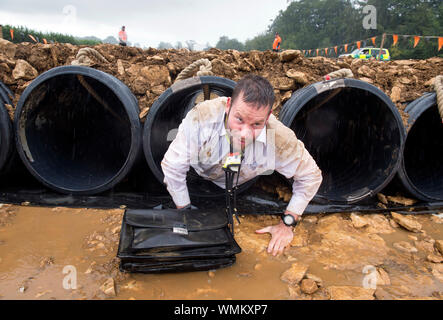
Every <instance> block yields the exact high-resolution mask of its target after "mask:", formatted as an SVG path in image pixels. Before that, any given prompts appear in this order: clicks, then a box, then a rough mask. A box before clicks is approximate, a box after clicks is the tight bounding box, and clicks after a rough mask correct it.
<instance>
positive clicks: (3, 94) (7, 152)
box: [0, 82, 14, 174]
mask: <svg viewBox="0 0 443 320" xmlns="http://www.w3.org/2000/svg"><path fill="white" fill-rule="evenodd" d="M11 97H12V92H11V91H10V90H9V89H8V88H7V87H6V86H5V85H4V84H3V83H2V82H0V174H1V173H4V172H5V171H7V169H8V167H9V163H10V161H11V160H10V159H11V157H12V155H13V150H14V147H13V146H14V139H13V134H12V123H11V119H10V117H9V114H8V110H7V109H6V104H9V105H12V102H11Z"/></svg>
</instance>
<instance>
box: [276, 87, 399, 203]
mask: <svg viewBox="0 0 443 320" xmlns="http://www.w3.org/2000/svg"><path fill="white" fill-rule="evenodd" d="M280 120H281V121H282V122H283V123H284V124H285V125H286V126H288V127H290V128H291V129H293V130H294V132H295V134H296V136H297V137H298V139H300V140H301V141H303V143H304V144H305V146H306V148H307V150H308V151H309V153H310V154H311V155H312V156H313V158H314V159H315V160H316V162H317V164H318V166H319V167H320V169H321V170H322V173H323V182H322V184H321V186H320V188H319V191H318V193H317V195H316V196H315V197H314V201H315V202H319V203H341V204H350V203H355V202H358V201H360V200H362V199H365V198H367V197H371V196H373V195H375V194H376V193H377V192H379V191H380V190H381V189H382V188H383V187H384V186H385V185H386V184H388V182H389V181H390V180H391V179H392V178H393V177H394V175H395V173H396V171H397V169H398V167H399V165H400V159H401V154H402V150H403V143H404V139H405V130H404V128H403V125H402V120H401V117H400V114H399V112H398V110H397V109H396V107H395V106H394V104H393V103H392V101H391V100H390V99H389V98H388V97H387V96H386V95H385V94H384V93H383V92H382V91H381V90H379V89H378V88H376V87H374V86H373V85H370V84H368V83H366V82H363V81H360V80H355V79H337V80H330V81H322V82H318V83H314V84H311V85H309V86H307V87H305V88H302V89H300V90H298V91H296V92H295V93H294V94H293V95H292V97H291V99H289V100H288V101H287V102H286V103H285V105H284V106H283V108H282V111H281V113H280Z"/></svg>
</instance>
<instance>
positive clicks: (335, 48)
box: [334, 46, 337, 54]
mask: <svg viewBox="0 0 443 320" xmlns="http://www.w3.org/2000/svg"><path fill="white" fill-rule="evenodd" d="M334 50H335V54H337V46H335V47H334Z"/></svg>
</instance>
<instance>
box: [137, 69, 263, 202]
mask: <svg viewBox="0 0 443 320" xmlns="http://www.w3.org/2000/svg"><path fill="white" fill-rule="evenodd" d="M234 87H235V82H234V81H232V80H229V79H225V78H220V77H215V76H201V77H193V78H190V79H186V80H181V81H178V82H176V83H174V84H173V85H172V86H171V87H170V88H168V89H167V90H166V91H165V92H163V93H162V94H161V95H160V97H159V98H158V99H157V100H156V101H155V102H154V104H153V105H152V107H151V109H150V110H149V113H148V115H147V117H146V122H145V124H144V129H143V150H144V153H145V157H146V161H147V162H148V165H149V167H150V168H151V170H152V172H153V173H154V175H155V176H156V177H157V179H158V180H159V181H160V182H162V183H163V179H164V175H163V171H162V168H161V165H160V163H161V161H162V159H163V156H164V154H165V153H166V151H167V150H168V147H169V145H170V144H171V142H172V140H174V138H175V134H176V133H177V131H176V130H177V129H178V127H179V125H180V123H181V122H182V120H183V118H184V117H185V116H186V114H187V113H188V111H189V110H190V109H192V108H193V107H194V106H195V104H197V103H198V102H201V101H203V100H208V99H213V98H216V97H221V96H231V94H232V91H233V90H234ZM255 181H256V179H252V180H250V181H248V182H245V183H243V184H242V185H240V186H239V191H240V192H241V191H243V190H246V189H247V188H248V187H250V186H251V185H252V184H253V183H254V182H255ZM187 185H188V190H189V193H190V195H191V196H195V197H218V196H223V195H224V190H223V189H221V188H219V187H218V186H217V185H215V184H214V183H212V182H210V181H208V180H205V179H203V178H201V177H200V176H198V175H197V173H195V171H194V170H193V169H192V167H191V168H190V170H189V172H188V175H187Z"/></svg>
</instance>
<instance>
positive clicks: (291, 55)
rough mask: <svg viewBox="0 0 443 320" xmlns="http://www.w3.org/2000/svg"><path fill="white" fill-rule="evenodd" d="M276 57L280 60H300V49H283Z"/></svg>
mask: <svg viewBox="0 0 443 320" xmlns="http://www.w3.org/2000/svg"><path fill="white" fill-rule="evenodd" d="M278 57H279V58H280V61H281V62H289V61H293V60H296V62H297V61H300V60H301V59H302V53H301V51H300V50H285V51H282V52H280V53H279V55H278Z"/></svg>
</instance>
